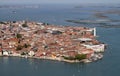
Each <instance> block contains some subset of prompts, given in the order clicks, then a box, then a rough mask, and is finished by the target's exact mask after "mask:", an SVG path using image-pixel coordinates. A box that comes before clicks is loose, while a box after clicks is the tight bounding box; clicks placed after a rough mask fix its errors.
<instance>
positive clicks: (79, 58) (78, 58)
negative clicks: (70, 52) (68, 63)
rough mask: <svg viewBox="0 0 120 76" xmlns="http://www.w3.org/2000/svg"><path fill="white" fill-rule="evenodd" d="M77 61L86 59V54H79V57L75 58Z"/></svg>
mask: <svg viewBox="0 0 120 76" xmlns="http://www.w3.org/2000/svg"><path fill="white" fill-rule="evenodd" d="M75 59H77V60H82V59H86V54H77V55H76V56H75Z"/></svg>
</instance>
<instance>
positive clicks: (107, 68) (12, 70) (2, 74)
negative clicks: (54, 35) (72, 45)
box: [0, 6, 120, 76]
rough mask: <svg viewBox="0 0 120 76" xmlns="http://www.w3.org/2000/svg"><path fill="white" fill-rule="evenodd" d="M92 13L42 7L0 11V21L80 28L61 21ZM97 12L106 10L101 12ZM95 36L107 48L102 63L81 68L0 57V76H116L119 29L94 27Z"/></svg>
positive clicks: (119, 57)
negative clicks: (31, 22)
mask: <svg viewBox="0 0 120 76" xmlns="http://www.w3.org/2000/svg"><path fill="white" fill-rule="evenodd" d="M90 9H91V10H90ZM95 9H97V8H89V9H88V8H80V9H78V8H74V7H72V6H69V7H68V6H59V7H55V6H46V7H45V6H44V7H43V6H42V7H41V8H25V9H24V8H21V9H10V8H9V9H8V8H4V9H2V8H1V9H0V21H11V20H33V21H41V22H48V23H50V24H59V25H74V26H75V25H77V26H83V25H80V24H75V23H69V22H65V20H66V19H82V18H94V17H93V16H92V14H93V12H92V11H93V10H95ZM99 9H101V10H102V9H103V10H106V9H104V8H99ZM99 9H98V10H99ZM107 10H108V9H107ZM12 11H16V13H12ZM89 27H93V26H89ZM97 35H98V36H99V38H98V39H99V40H100V41H102V42H104V43H106V44H108V47H107V49H106V51H105V53H104V58H103V59H102V60H99V61H97V62H92V63H88V64H81V63H66V62H59V61H51V60H38V59H25V58H18V57H9V58H8V57H0V76H120V72H119V71H120V40H119V39H120V29H119V28H102V27H97Z"/></svg>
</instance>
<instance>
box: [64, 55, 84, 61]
mask: <svg viewBox="0 0 120 76" xmlns="http://www.w3.org/2000/svg"><path fill="white" fill-rule="evenodd" d="M64 59H67V60H82V59H86V54H77V55H75V57H71V56H70V57H65V56H64Z"/></svg>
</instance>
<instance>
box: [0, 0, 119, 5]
mask: <svg viewBox="0 0 120 76" xmlns="http://www.w3.org/2000/svg"><path fill="white" fill-rule="evenodd" d="M42 3H56V4H57V3H59V4H62V3H64V4H65V3H67V4H71V3H73V4H75V3H77V4H80V3H107V4H109V3H120V0H0V4H42Z"/></svg>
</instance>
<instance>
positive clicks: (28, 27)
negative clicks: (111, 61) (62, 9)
mask: <svg viewBox="0 0 120 76" xmlns="http://www.w3.org/2000/svg"><path fill="white" fill-rule="evenodd" d="M96 37H97V36H96V28H88V27H80V26H58V25H52V24H48V23H42V22H34V21H5V22H0V56H17V57H25V58H38V59H50V60H58V61H64V62H71V63H74V62H84V63H87V62H93V61H97V60H99V59H102V58H103V52H104V51H105V46H106V45H105V44H104V43H101V42H100V41H98V40H96Z"/></svg>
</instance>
